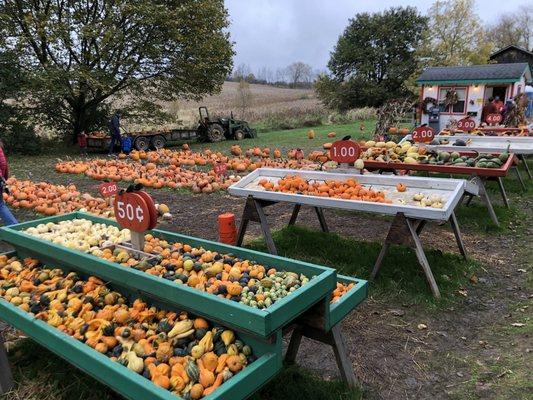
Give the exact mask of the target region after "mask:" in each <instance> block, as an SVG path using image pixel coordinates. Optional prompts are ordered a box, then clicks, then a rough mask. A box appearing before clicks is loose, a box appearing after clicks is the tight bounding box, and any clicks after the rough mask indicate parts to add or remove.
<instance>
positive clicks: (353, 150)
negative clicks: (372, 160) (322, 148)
mask: <svg viewBox="0 0 533 400" xmlns="http://www.w3.org/2000/svg"><path fill="white" fill-rule="evenodd" d="M360 153H361V148H360V147H359V145H358V144H357V143H355V142H352V141H351V140H338V141H336V142H335V143H333V144H332V145H331V148H330V149H329V157H330V158H331V160H332V161H335V162H338V163H339V164H341V163H348V164H351V163H354V162H355V161H356V160H357V159H358V158H359V154H360Z"/></svg>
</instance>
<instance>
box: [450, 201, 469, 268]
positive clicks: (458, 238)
mask: <svg viewBox="0 0 533 400" xmlns="http://www.w3.org/2000/svg"><path fill="white" fill-rule="evenodd" d="M450 225H451V226H452V230H453V235H454V236H455V241H456V242H457V247H458V248H459V252H460V253H461V255H462V256H463V258H464V259H465V260H466V248H465V244H464V242H463V237H462V235H461V230H460V229H459V223H458V222H457V218H456V217H455V213H454V212H452V215H451V217H450Z"/></svg>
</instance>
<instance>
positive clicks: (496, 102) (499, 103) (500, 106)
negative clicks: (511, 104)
mask: <svg viewBox="0 0 533 400" xmlns="http://www.w3.org/2000/svg"><path fill="white" fill-rule="evenodd" d="M493 104H494V105H495V106H496V110H497V112H499V113H501V112H502V110H503V101H501V100H500V96H496V97H494V101H493Z"/></svg>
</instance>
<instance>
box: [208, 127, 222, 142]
mask: <svg viewBox="0 0 533 400" xmlns="http://www.w3.org/2000/svg"><path fill="white" fill-rule="evenodd" d="M207 138H208V139H209V141H210V142H221V141H223V140H224V139H226V137H225V136H224V128H222V126H220V125H219V124H212V125H210V126H209V128H208V129H207Z"/></svg>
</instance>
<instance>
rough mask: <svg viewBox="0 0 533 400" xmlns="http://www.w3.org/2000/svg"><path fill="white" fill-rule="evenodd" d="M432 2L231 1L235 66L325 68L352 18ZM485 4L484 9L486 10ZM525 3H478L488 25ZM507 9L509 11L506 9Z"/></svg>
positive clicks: (492, 0) (424, 9)
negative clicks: (303, 64) (300, 64)
mask: <svg viewBox="0 0 533 400" xmlns="http://www.w3.org/2000/svg"><path fill="white" fill-rule="evenodd" d="M432 3H433V2H432V1H423V0H411V1H409V2H406V1H395V0H366V1H355V0H330V1H327V0H226V6H227V8H228V10H229V13H230V19H231V27H230V32H231V37H232V40H233V41H235V50H236V52H237V55H236V57H235V65H238V64H240V63H246V64H248V65H250V67H251V68H252V70H253V71H257V70H258V69H259V68H261V67H269V68H271V69H273V70H275V69H277V68H279V67H284V66H286V65H288V64H290V63H291V62H294V61H303V62H306V63H308V64H310V65H312V66H313V68H315V69H324V68H325V67H326V64H327V62H328V60H329V54H330V52H331V51H332V50H333V46H334V45H335V43H336V42H337V39H338V37H339V35H341V34H342V32H343V30H344V28H345V27H346V25H347V24H348V20H349V19H350V18H352V17H353V16H355V14H356V13H358V12H365V11H368V12H376V11H382V10H385V9H387V8H389V7H393V6H407V5H410V6H414V7H417V8H418V9H419V10H420V11H421V12H422V13H426V12H427V10H428V8H429V7H430V6H431V4H432ZM481 4H482V6H481ZM522 4H526V2H525V1H524V0H507V1H506V2H505V7H503V6H502V2H501V0H482V1H478V4H477V7H476V12H477V13H478V15H479V16H480V17H481V18H482V20H483V21H486V22H487V23H490V22H493V21H495V20H496V18H497V17H498V14H499V13H500V12H502V11H514V10H516V9H517V8H518V7H519V6H520V5H522ZM503 8H505V10H504V9H503Z"/></svg>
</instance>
